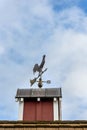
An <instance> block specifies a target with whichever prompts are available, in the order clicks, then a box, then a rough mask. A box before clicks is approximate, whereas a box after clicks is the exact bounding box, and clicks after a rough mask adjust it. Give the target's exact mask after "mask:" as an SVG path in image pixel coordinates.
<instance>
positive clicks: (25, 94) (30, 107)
mask: <svg viewBox="0 0 87 130" xmlns="http://www.w3.org/2000/svg"><path fill="white" fill-rule="evenodd" d="M61 98H62V92H61V88H38V89H18V90H17V94H16V100H17V101H18V102H19V120H24V121H53V120H61Z"/></svg>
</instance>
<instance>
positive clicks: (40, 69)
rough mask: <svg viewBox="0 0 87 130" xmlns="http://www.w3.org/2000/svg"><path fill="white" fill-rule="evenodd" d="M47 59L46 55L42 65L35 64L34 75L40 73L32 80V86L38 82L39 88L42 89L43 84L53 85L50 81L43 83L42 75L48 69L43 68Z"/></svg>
mask: <svg viewBox="0 0 87 130" xmlns="http://www.w3.org/2000/svg"><path fill="white" fill-rule="evenodd" d="M45 57H46V55H43V58H42V61H41V64H40V65H38V64H35V65H34V67H33V73H36V72H38V76H37V77H35V78H34V79H32V80H30V85H31V86H32V85H33V84H34V83H35V82H38V87H39V88H41V87H42V86H43V84H42V83H43V82H44V83H48V84H49V83H51V81H50V80H47V81H43V80H42V74H43V73H44V72H45V71H47V68H46V69H44V70H43V66H44V64H45Z"/></svg>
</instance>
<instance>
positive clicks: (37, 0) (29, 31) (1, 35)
mask: <svg viewBox="0 0 87 130" xmlns="http://www.w3.org/2000/svg"><path fill="white" fill-rule="evenodd" d="M43 54H46V64H45V67H47V68H48V70H47V72H46V73H45V74H44V76H43V78H44V79H50V80H51V84H50V85H44V86H43V87H45V86H46V87H62V93H63V98H62V119H63V120H80V119H81V120H82V119H83V120H87V1H86V0H55V1H54V0H32V1H31V0H19V1H18V0H0V73H1V75H0V90H1V91H0V101H1V102H0V120H17V119H18V103H16V102H15V95H16V90H17V88H30V84H29V80H30V79H31V78H33V77H34V76H33V73H32V68H33V66H34V64H35V63H36V62H37V63H39V62H40V61H41V59H42V55H43ZM33 87H36V86H33Z"/></svg>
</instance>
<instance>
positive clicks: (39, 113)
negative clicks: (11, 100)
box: [23, 100, 53, 121]
mask: <svg viewBox="0 0 87 130" xmlns="http://www.w3.org/2000/svg"><path fill="white" fill-rule="evenodd" d="M23 120H28V121H37V120H41V121H42V120H45V121H51V120H53V101H52V100H48V101H46V100H44V101H39V102H38V101H25V102H24V113H23Z"/></svg>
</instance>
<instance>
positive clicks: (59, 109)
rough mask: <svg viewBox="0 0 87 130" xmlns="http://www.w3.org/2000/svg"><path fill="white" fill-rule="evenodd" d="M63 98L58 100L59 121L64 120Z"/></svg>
mask: <svg viewBox="0 0 87 130" xmlns="http://www.w3.org/2000/svg"><path fill="white" fill-rule="evenodd" d="M61 101H62V99H61V98H58V119H59V120H62V109H61Z"/></svg>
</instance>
